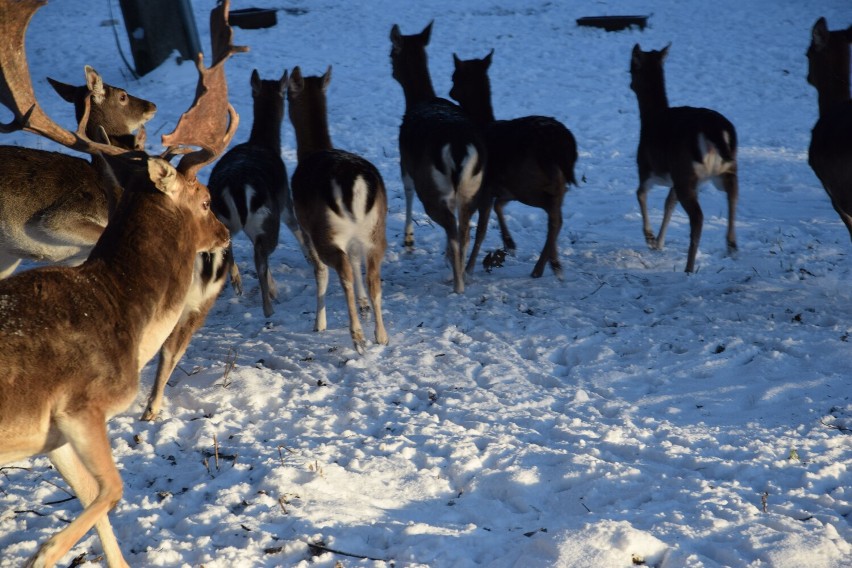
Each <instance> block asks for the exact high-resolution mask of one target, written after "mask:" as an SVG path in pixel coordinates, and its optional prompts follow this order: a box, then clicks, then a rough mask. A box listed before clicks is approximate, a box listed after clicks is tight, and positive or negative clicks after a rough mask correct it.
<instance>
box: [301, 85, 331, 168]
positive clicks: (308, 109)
mask: <svg viewBox="0 0 852 568" xmlns="http://www.w3.org/2000/svg"><path fill="white" fill-rule="evenodd" d="M290 119H291V122H292V123H293V130H294V131H295V133H296V154H297V157H298V159H299V160H300V161H301V160H302V158H304V157H305V156H308V155H309V154H312V153H314V152H317V151H319V150H331V149H332V148H333V147H334V146H333V145H332V143H331V136H330V135H329V133H328V112H327V110H326V105H325V100H324V99H321V100H313V101H300V102H299V103H297V104H295V105H294V104H292V103H291V105H290Z"/></svg>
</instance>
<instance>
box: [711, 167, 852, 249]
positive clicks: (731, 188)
mask: <svg viewBox="0 0 852 568" xmlns="http://www.w3.org/2000/svg"><path fill="white" fill-rule="evenodd" d="M720 181H721V184H722V190H723V191H724V192H725V193H726V194H727V195H728V234H727V237H726V240H727V243H728V254H729V255H733V254H735V253H736V252H737V236H736V231H735V229H734V220H735V219H736V216H737V199H738V197H739V191H740V190H739V183H738V180H737V174H736V172H729V173H726V174H723V175H722V176H721V180H720ZM847 226H848V225H847ZM849 230H850V234H852V227H850V228H849Z"/></svg>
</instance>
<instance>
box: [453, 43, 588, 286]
mask: <svg viewBox="0 0 852 568" xmlns="http://www.w3.org/2000/svg"><path fill="white" fill-rule="evenodd" d="M493 55H494V50H493V49H492V50H491V53H489V54H488V55H487V56H485V57H484V58H482V59H470V60H466V61H462V60H461V59H459V58H458V57H457V56H456V55H455V54H453V62H454V65H455V71H454V72H453V87H452V90H451V91H450V97H451V98H453V99H454V100H455V101H456V102H458V103H459V104H460V105H461V107H462V109H464V111H465V112H467V113H468V114H469V115H470V117H471V118H472V119H473V121H474V122H475V123H476V124H477V126H479V128H481V129H482V132H483V133H484V136H485V143H486V146H487V148H488V164H487V165H486V167H485V178H484V180H483V182H482V192H483V196H484V197H483V199H482V206H481V208H480V210H479V219H478V224H477V228H476V239H475V240H474V242H473V250H472V251H471V253H470V260H469V261H468V263H467V272H468V273H470V272H473V269H474V266H475V265H476V257H477V255H478V254H479V248H480V247H481V246H482V241H483V239H484V238H485V234H486V231H487V230H488V218H489V217H490V215H491V207H492V205H493V207H494V211H495V212H496V213H497V221H498V222H499V223H500V234H501V236H502V239H503V246H504V247H505V249H506V250H507V251H508V252H509V253H511V254H514V252H515V241H514V239H512V235H511V233H510V232H509V227H508V225H507V224H506V219H505V218H504V216H503V208H504V207H505V206H506V204H507V203H509V202H510V201H520V202H521V203H523V204H524V205H529V206H531V207H539V208H541V209H544V210H545V212H546V213H547V238H546V239H545V242H544V248H542V249H541V255H539V257H538V261H537V262H536V263H535V267H534V268H533V271H532V277H533V278H538V277H540V276H541V275H542V274H543V273H544V267H545V265H546V264H547V263H548V262H549V263H550V267H551V268H552V269H553V272H554V273H555V274H556V276H558V277H561V276H562V264H561V263H560V261H559V250H558V247H557V241H558V239H559V231H560V230H561V229H562V201H563V200H564V198H565V192H566V191H567V189H568V184H574V185H577V182H576V180H575V179H574V164H575V163H576V162H577V142H576V140H574V135H573V134H572V133H571V131H570V130H568V129H567V128H566V127H565V125H564V124H562V123H561V122H559V121H558V120H556V119H555V118H552V117H549V116H525V117H522V118H516V119H513V120H495V119H494V110H493V108H492V105H491V83H490V81H489V79H488V68H489V67H490V66H491V58H492V57H493Z"/></svg>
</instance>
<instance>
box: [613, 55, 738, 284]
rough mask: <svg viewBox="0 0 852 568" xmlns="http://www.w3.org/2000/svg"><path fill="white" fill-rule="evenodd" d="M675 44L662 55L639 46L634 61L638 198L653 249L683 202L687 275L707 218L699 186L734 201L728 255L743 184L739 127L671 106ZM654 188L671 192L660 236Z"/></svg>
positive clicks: (713, 116)
mask: <svg viewBox="0 0 852 568" xmlns="http://www.w3.org/2000/svg"><path fill="white" fill-rule="evenodd" d="M668 53H669V46H666V47H665V48H663V49H662V50H660V51H642V50H641V49H640V48H639V45H638V44H637V45H635V46H634V47H633V53H632V56H631V59H630V77H631V81H630V88H631V89H632V90H633V91H634V92H635V93H636V98H637V100H638V102H639V120H640V123H641V128H640V132H639V148H638V150H637V152H636V163H637V166H638V168H639V189H638V190H637V192H636V197H637V199H638V200H639V208H640V209H641V211H642V229H643V232H644V233H645V241H646V242H647V243H648V246H649V247H650V248H651V249H657V250H660V249H662V248H663V244H664V242H665V237H666V228H667V227H668V224H669V221H670V220H671V216H672V212H673V211H674V208H675V205H677V203H678V202H680V204H681V206H683V209H684V210H685V211H686V214H687V215H688V216H689V253H688V255H687V260H686V272H694V271H695V256H696V254H697V253H698V243H699V241H700V240H701V229H702V225H703V224H704V214H703V213H702V212H701V206H700V205H699V203H698V186H699V185H700V184H702V183H703V182H704V181H707V180H709V181H712V182H713V184H714V185H715V186H716V187H717V188H718V189H720V190H721V191H724V192H725V193H726V194H727V197H728V232H727V243H728V254H734V253H735V252H736V249H737V240H736V235H735V231H734V219H735V216H736V209H737V197H738V194H739V186H738V182H737V133H736V130H734V125H733V124H731V122H730V121H729V120H728V119H727V118H725V117H724V116H722V115H721V114H719V113H718V112H716V111H714V110H710V109H706V108H696V107H686V106H683V107H670V106H669V101H668V98H667V97H666V85H665V76H664V73H663V62H664V61H665V59H666V56H667V55H668ZM653 185H664V186H668V187H670V188H671V189H670V190H669V194H668V197H666V204H665V209H664V212H663V221H662V224H661V225H660V232H659V233H658V234H657V236H656V237H654V233H653V232H652V230H651V223H650V221H649V219H648V205H647V196H648V190H649V189H651V187H652V186H653Z"/></svg>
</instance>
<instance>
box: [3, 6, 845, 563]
mask: <svg viewBox="0 0 852 568" xmlns="http://www.w3.org/2000/svg"><path fill="white" fill-rule="evenodd" d="M110 4H112V5H113V10H114V13H113V16H114V17H116V18H119V17H120V13H119V11H118V5H117V4H118V3H117V2H104V1H94V0H87V1H75V2H71V1H68V0H51V2H50V3H49V4H47V5H46V6H45V7H43V8H41V10H40V11H39V12H38V13H37V14H36V16H35V17H34V18H33V21H32V23H31V26H30V30H29V34H28V36H27V42H28V43H27V47H28V56H29V61H30V65H31V68H32V74H33V80H34V84H35V88H36V91H37V93H38V95H39V98H40V99H41V100H42V101H43V106H44V108H45V109H46V110H47V112H48V113H49V114H50V115H51V116H54V117H55V118H56V119H57V120H58V121H60V122H63V123H64V124H68V125H69V126H70V125H71V123H72V122H73V114H72V112H71V108H70V106H69V105H67V103H64V102H63V101H61V100H60V99H59V97H57V96H55V95H54V94H53V93H52V91H51V89H50V87H49V85H48V84H47V81H46V80H45V77H46V76H48V75H49V76H51V77H54V78H56V79H59V80H62V81H66V82H75V83H80V82H82V78H83V72H82V70H83V66H84V65H86V64H88V65H92V66H93V67H95V68H96V69H97V70H98V71H99V72H100V73H101V74H102V75H103V76H104V77H105V79H106V80H107V82H109V83H111V84H115V85H120V86H123V87H126V88H127V89H128V90H129V91H130V92H132V93H133V94H136V95H139V96H142V97H145V98H147V99H149V100H151V101H153V102H155V103H156V104H157V105H158V107H159V111H158V113H157V115H156V117H155V118H154V119H153V120H152V121H151V122H150V123H149V128H148V142H149V148H151V149H152V150H154V151H156V150H159V149H160V146H159V139H160V136H161V135H162V134H164V133H167V132H169V131H170V130H171V128H172V127H173V125H174V123H175V120H176V119H177V117H178V116H179V115H180V114H181V113H182V112H183V111H184V110H186V108H187V107H188V106H189V104H190V102H191V100H192V97H193V95H194V90H195V82H196V71H195V68H194V66H193V65H192V64H190V63H187V62H185V63H184V64H178V62H177V61H175V58H172V59H171V60H169V61H168V62H166V63H164V64H163V65H162V66H161V67H159V68H158V69H156V70H154V71H153V72H152V73H150V74H148V75H146V76H144V77H142V78H141V79H138V80H134V79H132V78H131V77H130V75H129V73H128V72H127V70H126V69H125V68H124V66H123V63H122V61H121V58H120V57H119V55H118V52H117V49H116V44H115V39H114V37H113V33H114V32H113V27H112V26H110V24H109V20H110V18H111V17H113V16H111V15H110V11H109V5H110ZM214 5H215V2H214V1H213V0H197V1H196V2H194V3H193V10H194V13H195V19H196V23H197V26H198V29H199V33H200V35H201V40H202V45H203V46H204V49H205V50H209V32H208V29H207V22H208V17H209V11H210V9H211V8H212V7H213V6H214ZM251 6H254V7H272V8H279V9H280V10H279V11H278V13H277V15H278V24H277V25H276V26H275V27H273V28H269V29H262V30H243V29H238V28H235V43H236V44H240V45H247V46H249V47H250V48H251V51H250V52H248V53H245V54H237V55H235V56H233V57H232V58H231V60H229V61H228V63H227V75H228V78H229V84H230V93H231V100H232V102H233V104H234V106H235V107H236V109H237V111H238V112H239V113H240V116H241V125H240V130H239V132H238V133H237V135H236V138H235V140H234V143H237V142H241V141H243V140H245V139H246V138H247V137H248V131H249V129H250V125H251V121H252V116H251V108H252V107H251V96H250V88H249V76H250V74H251V71H252V69H258V70H259V72H260V74H261V76H262V77H265V78H277V77H280V76H281V74H282V72H283V70H284V69H292V68H293V67H294V66H296V65H299V66H300V67H301V69H302V71H303V73H305V74H307V75H317V74H321V73H323V72H324V71H325V69H326V68H327V67H328V66H329V65H331V66H332V67H333V76H332V80H331V84H330V86H329V90H328V104H329V124H330V128H331V135H332V139H333V141H334V143H335V144H336V145H337V146H338V147H340V148H343V149H346V150H350V151H353V152H356V153H358V154H360V155H362V156H364V157H365V158H367V159H369V160H370V161H372V162H373V163H374V164H375V165H376V166H377V167H378V168H379V170H380V172H381V174H382V176H383V177H384V179H385V182H386V184H387V188H388V196H389V208H390V211H389V216H388V232H387V236H388V241H389V248H388V252H387V255H386V260H385V263H384V268H383V279H384V313H385V323H386V325H387V327H388V333H389V334H390V345H388V346H387V347H381V346H376V345H372V344H371V345H370V346H369V349H368V351H367V353H366V354H365V355H364V356H359V355H358V354H357V353H356V352H355V350H354V349H353V347H352V344H351V341H350V338H349V333H348V322H347V317H346V310H345V303H344V301H343V297H342V293H341V291H340V288H339V286H338V284H337V281H336V279H335V278H334V277H332V281H331V283H330V286H329V296H328V302H329V316H328V317H329V322H328V323H329V329H328V331H325V332H322V333H315V332H313V331H312V327H313V322H314V311H315V307H316V305H315V297H314V295H315V285H314V280H313V272H312V270H311V269H310V268H309V266H308V265H307V264H306V262H305V261H304V259H303V257H302V255H301V252H300V251H299V247H298V245H297V244H296V241H295V239H294V238H293V237H292V235H291V234H290V233H289V232H288V231H286V229H282V233H281V234H282V236H281V242H280V244H279V246H278V248H277V250H276V252H275V254H274V255H273V263H272V265H273V274H274V277H275V279H276V281H277V283H278V287H279V300H278V303H277V304H275V310H276V312H275V314H274V315H273V316H272V317H271V318H268V319H267V318H264V317H263V312H262V308H261V302H260V297H259V287H258V284H257V278H256V274H255V273H254V267H253V261H252V249H251V244H250V243H249V242H248V240H247V239H246V238H245V236H243V235H240V236H238V237H236V239H235V251H236V256H237V260H238V262H239V265H240V267H241V269H242V274H243V283H244V286H245V289H246V293H245V295H244V296H242V297H237V296H235V295H234V293H233V291H232V290H231V289H230V287H228V288H226V289H225V291H224V292H223V294H222V295H221V297H220V298H219V300H218V303H217V305H216V307H215V308H214V310H213V311H212V312H211V314H210V316H209V317H208V319H207V323H206V325H205V326H204V327H203V328H202V329H201V330H200V331H199V333H198V334H197V335H196V336H195V337H194V339H193V341H192V344H191V345H190V347H189V350H188V352H187V354H186V356H185V358H184V359H183V361H182V362H181V363H180V367H179V369H177V370H176V371H175V373H174V376H173V377H172V382H171V386H169V387H167V390H166V401H165V405H164V409H163V411H162V414H161V417H160V419H159V420H157V421H156V422H153V423H146V422H140V421H139V419H138V418H139V415H140V414H141V412H142V410H143V407H144V402H145V399H146V397H147V393H148V390H149V389H150V387H151V384H152V381H153V375H154V371H155V362H152V364H150V365H148V366H147V367H146V368H145V370H144V371H143V373H142V377H141V385H140V392H139V396H138V397H137V400H136V403H135V404H134V405H133V406H132V407H131V408H130V409H129V410H128V411H127V412H126V413H124V414H122V415H119V416H117V417H116V418H114V419H113V420H112V421H111V422H110V425H109V428H110V433H111V435H112V437H113V448H114V454H115V458H116V461H117V463H118V467H119V470H120V471H121V474H122V477H123V480H124V484H125V485H124V497H123V499H122V500H121V502H120V503H119V504H118V506H117V507H116V508H115V509H114V510H113V511H112V513H111V514H110V518H111V520H112V523H113V526H114V527H115V531H116V534H117V537H118V540H119V543H120V545H121V548H122V551H123V553H124V555H125V557H126V559H127V561H128V562H129V563H130V564H131V565H133V566H187V567H190V566H191V567H198V566H205V567H207V568H226V567H228V568H231V567H260V566H267V567H272V566H288V567H289V566H297V567H309V566H318V567H323V566H324V567H332V566H338V565H340V566H346V567H349V566H372V567H383V566H397V567H403V566H405V567H424V566H428V567H435V568H445V567H452V568H466V567H474V566H489V567H519V568H520V567H533V566H535V567H538V566H554V567H570V568H575V567H576V568H593V567H601V568H621V567H628V566H631V565H644V566H656V567H659V568H680V567H691V568H699V567H702V568H715V567H723V566H724V567H777V568H793V567H796V568H798V567H803V566H808V567H810V568H839V567H842V566H849V565H852V526H850V513H852V471H850V467H852V465H850V464H852V436H850V429H851V428H852V400H850V394H852V391H851V390H850V389H851V388H852V375H850V368H852V346H850V331H852V323H850V317H852V288H850V284H849V282H850V278H851V277H852V256H850V251H852V243H850V239H849V234H848V232H847V231H846V229H845V227H844V226H843V224H842V223H841V222H840V219H839V217H838V216H837V214H836V213H835V212H834V210H833V209H832V207H831V205H830V203H829V200H828V198H827V196H826V194H825V191H824V190H823V188H822V186H821V185H820V183H819V181H818V180H817V178H816V177H815V176H814V174H813V172H812V171H811V169H810V168H809V166H808V164H807V147H808V144H809V141H810V129H811V127H812V126H813V124H814V122H815V120H816V117H817V102H816V100H817V97H816V91H815V90H814V88H813V87H811V86H810V85H809V84H807V82H806V80H805V77H806V74H807V59H806V58H805V51H806V49H807V46H808V44H809V41H810V30H811V27H812V25H813V23H814V22H815V21H816V19H817V18H818V17H819V16H825V17H826V18H827V19H828V22H829V26H830V28H832V29H837V28H841V27H847V26H849V25H850V24H852V11H850V10H849V5H848V2H844V1H840V0H832V1H829V0H811V1H808V2H802V1H800V0H799V1H797V0H772V1H770V0H759V1H753V2H743V1H734V0H717V1H716V2H712V3H708V2H696V1H693V0H688V1H683V2H670V1H661V0H646V1H642V0H627V1H619V2H616V1H614V0H612V1H610V0H607V1H592V0H580V1H576V2H549V1H533V2H529V1H526V0H470V1H467V2H456V1H451V0H428V1H423V2H400V1H399V0H396V1H388V0H373V1H370V2H337V1H330V0H318V1H312V2H307V1H305V0H279V1H272V0H257V1H253V2H239V1H234V2H233V3H232V9H239V8H246V7H251ZM617 14H650V18H649V20H648V24H649V25H648V27H647V28H646V29H644V30H639V29H631V30H626V31H621V32H611V33H608V32H605V31H603V30H600V29H595V28H587V27H578V26H577V25H576V23H575V20H576V19H577V18H579V17H582V16H595V15H617ZM432 20H434V26H433V30H432V41H431V44H430V45H429V49H428V51H429V57H430V69H431V73H432V80H433V83H434V86H435V89H436V91H437V92H438V93H439V94H440V95H442V96H446V95H447V93H448V92H449V89H450V85H451V81H450V80H451V74H452V68H453V60H452V54H453V53H456V54H458V56H459V57H460V58H462V59H470V58H474V57H476V58H479V57H483V56H484V55H485V54H487V53H488V52H489V51H490V50H491V49H492V48H494V50H495V54H494V63H493V65H492V67H491V70H490V77H491V83H492V92H493V102H494V110H495V114H496V115H497V117H498V118H514V117H518V116H523V115H529V114H543V115H548V116H554V117H556V118H557V119H558V120H560V121H562V122H564V123H565V124H566V125H567V126H568V127H569V128H570V129H571V130H572V132H573V133H574V135H575V136H576V138H577V142H578V146H579V150H580V158H579V160H578V162H577V167H576V174H577V178H578V180H581V181H580V185H579V187H575V188H572V189H571V191H570V192H569V193H568V195H567V196H566V199H565V205H564V215H565V224H564V227H563V230H562V233H561V236H560V239H559V248H560V253H561V259H562V263H563V266H564V279H563V280H561V281H560V280H557V279H556V278H555V277H554V276H553V274H552V272H550V270H549V269H548V270H547V271H546V272H545V275H544V277H542V278H541V279H536V280H533V279H531V278H530V277H529V272H530V271H531V270H532V267H533V264H534V262H535V259H536V258H537V255H538V252H539V251H540V249H541V246H542V244H543V242H544V235H545V228H546V221H545V215H544V213H543V212H542V211H541V210H538V209H532V208H529V207H525V206H523V205H520V204H517V203H514V204H511V205H509V206H508V208H507V214H508V222H509V225H510V228H511V230H512V231H513V234H514V236H515V240H516V241H517V243H518V249H517V254H516V256H514V257H511V256H510V257H508V258H507V259H506V263H505V266H504V267H502V268H495V269H494V270H493V271H492V272H490V273H486V272H485V271H484V270H483V269H482V267H481V266H477V270H476V272H475V274H474V278H473V279H472V280H471V281H470V282H469V283H468V286H467V288H466V291H465V293H464V295H456V294H453V293H452V288H451V284H450V283H449V280H448V277H449V275H450V272H449V268H448V267H447V265H446V264H445V262H444V259H443V254H442V252H443V248H444V233H443V230H441V229H440V227H438V226H436V225H435V224H434V223H432V222H431V221H430V220H429V218H428V217H427V216H426V215H425V213H424V212H423V209H422V206H420V204H419V203H417V204H416V205H415V215H416V221H417V226H416V229H415V239H416V250H415V251H414V252H413V253H407V252H406V251H405V250H404V248H403V246H402V241H403V223H404V197H403V192H402V183H401V179H400V173H399V165H398V163H399V162H398V158H399V152H398V147H397V135H398V127H399V123H400V119H401V116H402V113H403V110H404V99H403V95H402V89H401V88H400V86H399V85H398V84H397V83H396V82H395V81H394V80H393V78H392V77H391V73H390V61H389V51H390V40H389V32H390V29H391V27H392V25H393V24H399V26H400V28H401V30H402V32H403V33H405V34H410V33H415V32H419V31H420V30H421V29H423V27H424V26H425V25H426V24H428V23H429V22H430V21H432ZM116 31H117V33H118V36H119V38H120V39H121V42H122V46H123V49H124V51H125V54H127V55H128V56H129V53H128V49H127V44H126V40H125V32H124V29H123V26H122V24H121V23H120V22H119V24H118V28H116ZM669 42H671V44H672V47H671V50H670V55H669V58H668V60H667V62H666V73H667V86H668V96H669V100H670V102H671V104H672V105H691V106H706V107H710V108H713V109H715V110H718V111H719V112H721V113H723V114H724V115H725V116H727V117H728V118H729V119H730V120H731V121H732V122H733V123H734V124H735V126H736V127H737V130H738V134H739V141H740V151H739V169H740V202H739V208H738V219H737V229H738V244H739V252H738V255H737V256H736V258H730V257H728V256H726V254H725V249H726V247H725V227H726V223H727V210H726V203H725V197H724V195H723V194H722V193H720V192H718V191H716V189H715V188H713V187H712V186H708V187H706V188H705V189H704V190H703V191H702V194H701V204H702V207H703V210H704V215H705V224H704V233H703V237H702V241H701V247H700V253H699V256H698V271H697V272H696V273H695V274H691V275H688V274H685V273H684V272H683V268H684V266H685V263H686V249H687V245H688V221H687V218H686V216H685V214H684V213H683V211H682V210H681V209H678V210H677V212H676V213H675V216H674V218H673V221H672V226H671V227H670V230H669V235H668V239H667V246H666V248H665V250H663V251H651V250H648V248H647V247H646V245H645V241H644V238H643V236H642V231H641V217H640V213H639V207H638V204H637V201H636V198H635V191H636V187H637V173H636V166H635V151H636V145H637V142H638V134H639V118H638V107H637V104H636V99H635V95H634V94H633V92H632V91H631V90H630V88H629V83H630V79H629V72H628V71H629V60H630V50H631V49H632V47H633V45H634V44H636V43H639V44H640V45H641V46H642V47H643V48H644V49H651V48H653V49H659V48H661V47H663V46H664V45H666V44H667V43H669ZM7 117H8V113H7V114H4V115H3V117H2V118H0V122H6V121H7V120H8V118H7ZM2 141H3V142H4V143H15V144H22V145H28V146H32V147H40V148H49V149H56V147H54V146H51V145H50V143H48V142H46V141H43V140H41V139H38V138H37V137H35V136H32V135H28V134H25V133H20V134H15V135H6V136H5V137H4V138H3V139H2ZM282 144H283V147H282V155H283V157H284V158H285V162H286V163H287V167H288V171H289V172H290V173H291V174H292V172H293V170H294V168H295V165H296V152H295V148H296V146H295V139H294V136H293V133H292V128H291V127H290V124H289V122H287V121H285V126H284V128H283V132H282ZM208 173H209V168H208V172H206V173H205V175H207V174H208ZM666 191H667V190H666V189H665V188H662V187H660V188H656V189H654V190H652V192H651V194H650V197H649V204H650V205H651V212H652V216H653V219H654V223H655V225H657V224H658V223H659V221H660V218H661V211H662V204H663V200H664V198H665V195H666ZM655 229H656V226H655ZM499 246H500V239H499V230H498V228H497V225H496V221H493V220H492V224H491V226H490V229H489V233H488V236H487V238H486V241H485V244H484V249H485V250H484V251H483V254H484V252H486V251H490V250H494V249H496V248H498V247H499ZM372 331H373V327H372V321H370V322H367V323H366V325H365V332H366V333H367V335H368V337H371V336H372ZM0 348H2V347H0ZM0 473H2V475H0V566H2V567H12V566H20V565H22V564H23V563H24V562H25V561H26V559H27V558H28V557H29V556H30V555H31V554H32V553H33V552H34V551H35V550H36V548H37V546H38V544H39V543H41V542H43V541H44V540H46V539H47V538H49V537H50V535H52V534H54V533H55V532H56V531H58V530H59V529H61V528H62V527H63V526H65V524H66V522H67V521H68V520H69V519H71V518H73V517H74V516H75V515H77V514H78V512H79V510H80V505H79V503H78V502H77V501H76V500H75V499H72V500H69V499H67V497H68V494H67V492H66V485H65V484H64V482H63V481H62V479H61V478H60V477H59V476H58V474H57V473H56V472H55V471H54V470H52V469H51V468H50V466H49V462H48V461H47V460H46V459H45V458H43V457H42V458H36V459H33V460H28V461H25V462H19V463H17V464H14V466H7V467H3V468H0ZM329 550H333V551H334V552H332V551H329ZM100 554H101V547H100V542H99V541H98V538H97V536H96V534H95V533H94V531H91V532H90V533H89V534H87V535H86V536H85V537H84V538H83V539H82V540H81V541H80V543H79V544H78V545H77V546H76V547H74V548H73V549H72V551H71V552H69V553H68V554H67V555H66V557H65V558H64V559H63V561H62V565H64V566H67V565H69V564H71V563H72V561H73V560H74V559H75V558H76V557H78V556H80V555H82V560H81V561H83V562H90V563H98V562H100V563H101V564H103V560H102V559H99V555H100ZM338 563H339V564H338ZM87 565H88V564H87Z"/></svg>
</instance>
